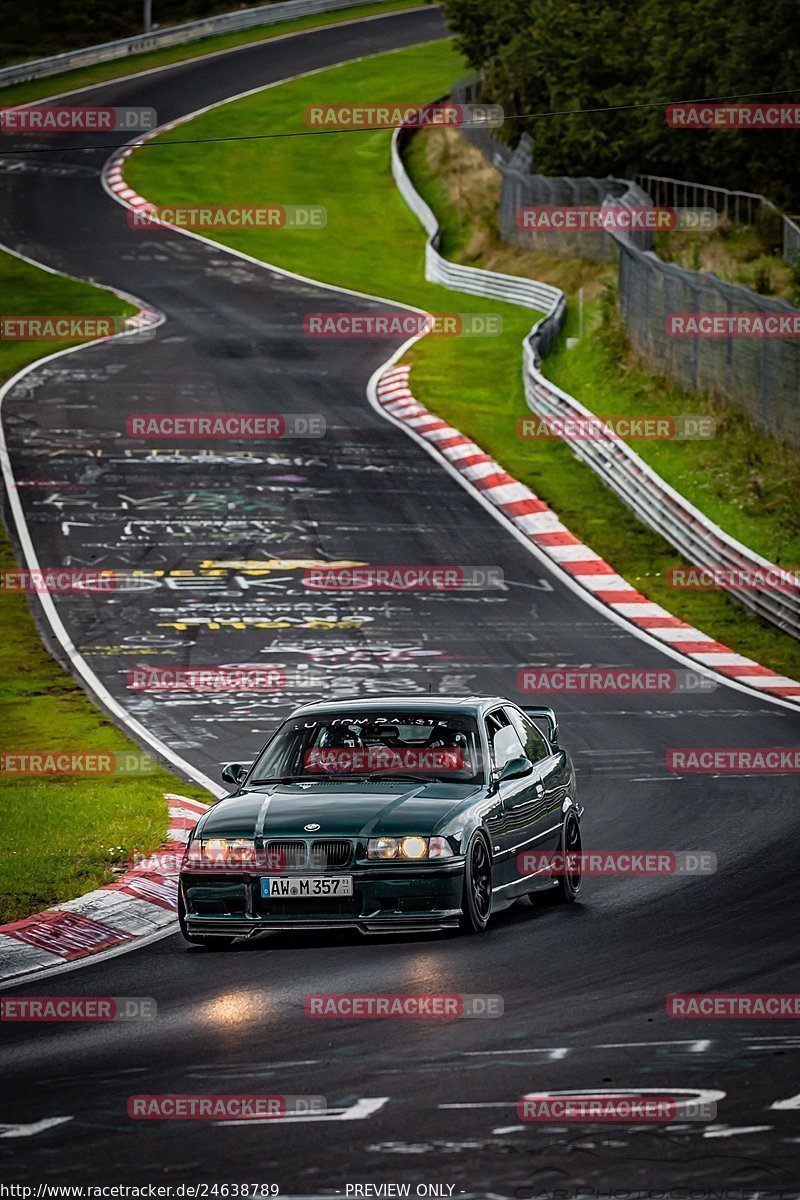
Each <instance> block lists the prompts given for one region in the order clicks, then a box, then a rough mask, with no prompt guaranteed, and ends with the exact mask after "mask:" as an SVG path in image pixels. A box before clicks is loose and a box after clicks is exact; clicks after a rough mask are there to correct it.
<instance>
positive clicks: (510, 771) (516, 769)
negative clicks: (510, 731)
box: [497, 755, 533, 783]
mask: <svg viewBox="0 0 800 1200" xmlns="http://www.w3.org/2000/svg"><path fill="white" fill-rule="evenodd" d="M532 770H533V763H531V762H528V759H527V758H524V757H523V756H522V755H520V756H519V758H510V759H509V760H508V762H507V763H506V764H505V766H504V767H503V769H502V770H501V772H500V778H499V779H498V781H497V782H498V783H503V782H504V781H505V780H506V779H522V777H523V776H524V775H530V773H531V771H532Z"/></svg>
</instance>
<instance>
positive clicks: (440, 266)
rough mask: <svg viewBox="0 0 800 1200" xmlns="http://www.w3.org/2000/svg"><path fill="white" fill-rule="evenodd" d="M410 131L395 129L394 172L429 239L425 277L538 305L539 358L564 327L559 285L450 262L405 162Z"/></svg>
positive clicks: (535, 345)
mask: <svg viewBox="0 0 800 1200" xmlns="http://www.w3.org/2000/svg"><path fill="white" fill-rule="evenodd" d="M410 133H411V131H410V130H409V129H407V128H401V129H397V130H395V133H394V136H393V137H392V174H393V175H394V180H395V183H396V184H397V188H398V190H399V192H400V194H401V196H402V197H403V199H404V200H405V202H406V204H407V205H408V207H409V208H410V209H411V210H412V212H414V213H415V214H416V216H417V217H418V218H419V220H420V222H421V224H422V226H423V228H424V229H425V232H426V233H427V235H428V240H427V242H426V244H425V278H426V279H428V280H430V281H431V283H441V284H442V285H443V286H444V287H449V288H453V289H454V290H456V291H459V292H468V293H470V294H471V295H474V296H486V297H490V298H491V299H492V300H504V301H505V302H506V303H507V304H519V305H520V306H521V307H522V308H532V309H538V310H539V311H540V312H544V314H545V315H544V316H543V317H541V318H540V320H539V321H537V322H536V324H535V325H534V327H533V329H532V330H531V332H530V335H529V337H530V340H531V348H532V353H533V354H534V357H535V358H537V359H538V357H539V356H540V355H541V354H544V353H546V351H547V349H548V347H549V346H550V343H551V342H552V340H553V338H554V337H555V336H556V334H557V333H558V332H559V330H560V329H561V326H562V324H563V322H564V315H565V312H566V298H565V296H564V293H563V292H562V291H561V289H560V288H557V287H552V286H551V285H550V284H549V283H539V282H538V281H537V280H535V279H525V278H524V277H523V276H520V275H502V274H500V273H499V272H497V271H484V270H481V269H480V268H479V267H463V266H460V265H459V264H458V263H451V262H448V260H447V259H446V258H443V257H442V255H441V254H440V253H439V225H438V222H437V220H436V217H435V216H434V215H433V213H432V212H431V210H430V208H429V207H428V205H427V204H426V203H425V201H424V200H423V199H422V197H421V196H420V195H419V194H418V193H417V192H416V190H415V189H414V185H413V184H412V182H411V180H410V179H409V177H408V174H407V173H406V169H405V167H404V165H403V159H402V150H403V147H404V145H405V143H406V142H407V141H408V138H409V136H410Z"/></svg>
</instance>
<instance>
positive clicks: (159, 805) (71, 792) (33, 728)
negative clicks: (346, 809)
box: [0, 254, 208, 921]
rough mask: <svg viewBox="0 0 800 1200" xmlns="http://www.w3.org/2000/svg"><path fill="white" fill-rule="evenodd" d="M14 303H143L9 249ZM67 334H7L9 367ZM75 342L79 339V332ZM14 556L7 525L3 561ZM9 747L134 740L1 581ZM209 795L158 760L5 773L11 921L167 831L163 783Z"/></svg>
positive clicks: (103, 307) (37, 309)
mask: <svg viewBox="0 0 800 1200" xmlns="http://www.w3.org/2000/svg"><path fill="white" fill-rule="evenodd" d="M0 281H1V283H2V293H3V311H4V313H6V314H15V315H16V314H19V315H23V314H36V313H40V314H42V313H45V314H52V313H65V314H69V315H87V316H88V315H91V316H101V315H109V316H114V315H116V316H124V315H128V314H130V313H131V312H133V311H134V309H133V308H132V307H131V305H129V304H127V303H125V302H124V301H122V300H119V299H118V298H117V297H116V296H115V295H113V293H110V292H105V291H101V290H100V289H99V288H94V287H90V286H89V285H87V284H83V283H79V282H77V281H74V280H71V279H65V278H63V277H62V276H59V275H51V274H49V273H47V272H45V271H42V270H39V269H38V268H37V267H33V266H31V265H29V264H28V263H24V262H22V261H20V260H19V259H17V258H15V257H13V256H11V255H8V254H0ZM64 344H65V343H57V342H48V343H46V344H43V343H39V342H9V341H3V340H0V378H2V379H7V378H8V377H9V376H10V375H12V374H14V373H15V372H16V371H18V370H19V369H20V368H21V367H23V366H24V365H25V364H26V363H29V362H33V361H34V360H35V359H37V358H40V357H42V355H43V354H50V353H52V352H53V351H55V350H58V349H61V348H62V346H63V345H64ZM70 344H73V343H70ZM16 566H17V564H16V562H15V559H14V553H13V550H12V547H11V543H10V541H9V539H8V536H7V535H6V533H5V531H4V530H3V529H2V527H0V570H3V571H7V570H14V569H15V567H16ZM0 628H2V631H3V651H4V657H5V661H6V663H7V664H9V665H10V664H13V669H9V670H7V671H5V672H4V673H3V676H2V679H0V724H1V725H2V729H3V738H2V748H3V751H4V752H9V751H15V750H16V751H28V752H30V751H41V750H73V751H80V752H91V753H95V752H105V751H108V752H123V751H133V752H137V747H136V746H135V745H134V744H133V743H132V742H130V741H129V740H128V739H127V738H125V737H124V736H123V735H122V734H121V733H120V732H119V731H118V730H117V729H116V728H115V727H114V725H113V724H112V723H111V721H109V720H108V719H107V718H106V717H104V716H103V714H102V713H100V712H99V711H98V710H97V709H96V708H95V707H94V705H93V704H92V703H91V701H90V700H89V698H88V696H87V695H86V694H85V692H83V691H82V690H81V688H79V687H78V685H77V684H76V683H75V682H74V680H73V679H72V678H71V676H69V675H68V674H67V673H66V672H65V671H63V670H62V668H61V667H60V666H59V664H58V663H57V662H55V661H54V659H52V658H51V657H50V655H49V654H48V653H47V651H46V650H45V648H44V646H43V645H42V642H41V640H40V638H39V634H38V631H37V629H36V626H35V625H34V621H33V617H32V615H31V610H30V607H29V604H28V600H27V598H26V597H25V596H24V595H22V594H21V593H14V592H5V591H0ZM165 791H178V792H180V793H181V794H183V795H188V796H194V797H196V798H198V799H204V800H208V795H207V793H205V792H204V791H203V790H202V789H199V788H196V787H192V786H191V785H187V784H184V783H182V782H181V781H179V780H178V779H176V778H175V776H173V775H170V774H169V773H168V772H166V771H162V770H156V769H155V768H154V770H153V773H152V774H148V775H145V776H143V777H140V778H132V777H124V776H110V775H109V776H96V777H90V776H84V777H74V776H73V777H66V776H64V777H60V776H50V777H43V776H38V777H36V776H31V777H25V776H21V775H10V774H6V775H0V809H1V810H2V814H3V819H2V825H1V826H0V829H1V830H2V832H0V921H12V920H16V919H18V918H20V917H24V916H27V915H29V914H30V913H34V912H38V911H40V910H41V909H43V908H46V907H48V906H49V905H51V904H56V903H58V902H59V901H63V900H70V899H72V898H73V897H74V896H78V895H80V894H81V893H83V892H86V891H89V890H91V889H92V888H95V887H98V886H100V885H102V884H104V883H108V882H110V880H111V879H112V878H113V877H114V865H115V864H121V863H122V862H124V861H125V860H126V859H127V858H128V857H129V856H130V855H131V854H133V853H134V852H135V851H137V850H139V851H142V852H146V851H147V850H151V849H153V848H154V847H156V846H157V845H158V844H159V842H160V841H161V840H162V839H163V837H164V834H165V832H166V827H167V811H166V804H165V802H164V798H163V793H164V792H165Z"/></svg>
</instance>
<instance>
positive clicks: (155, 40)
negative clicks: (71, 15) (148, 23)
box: [0, 0, 374, 87]
mask: <svg viewBox="0 0 800 1200" xmlns="http://www.w3.org/2000/svg"><path fill="white" fill-rule="evenodd" d="M371 3H374V0H282V3H279V4H261V5H259V6H258V7H257V8H245V9H240V10H239V11H238V12H230V13H222V14H220V16H217V17H205V18H203V19H202V20H200V21H189V22H187V23H186V24H184V25H173V26H171V27H170V28H168V29H157V30H155V31H154V32H152V33H142V34H138V35H137V36H135V37H129V38H121V39H120V40H119V41H116V42H103V43H102V44H101V45H99V46H85V47H84V48H83V49H80V50H67V51H66V52H65V53H64V54H54V55H53V56H52V57H50V58H37V59H35V60H33V61H32V62H26V63H17V64H15V65H14V66H13V67H3V68H2V69H1V70H0V87H6V86H7V85H8V84H11V83H26V82H27V81H28V80H30V79H43V78H45V76H47V75H58V74H60V73H61V72H62V71H72V70H74V69H75V68H76V67H91V66H94V65H95V64H96V63H103V62H111V61H112V60H113V59H115V58H127V57H128V55H129V54H142V53H144V52H145V51H147V50H160V49H161V48H162V47H163V46H176V45H179V44H180V43H182V42H195V41H198V40H199V39H200V38H205V37H211V36H212V35H213V34H215V33H235V32H236V31H237V30H239V29H251V28H252V27H253V26H254V25H275V24H276V23H277V22H278V21H291V20H292V19H293V18H294V17H305V16H314V15H316V14H317V13H326V12H334V11H335V10H336V9H338V8H357V7H359V6H361V5H364V4H371Z"/></svg>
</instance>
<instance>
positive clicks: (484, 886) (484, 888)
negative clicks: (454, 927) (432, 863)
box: [461, 833, 492, 933]
mask: <svg viewBox="0 0 800 1200" xmlns="http://www.w3.org/2000/svg"><path fill="white" fill-rule="evenodd" d="M491 915H492V854H491V851H490V849H489V843H488V842H487V841H486V838H485V837H484V836H483V834H480V833H476V834H475V835H474V836H473V837H472V839H471V840H470V843H469V846H468V847H467V853H466V855H465V859H464V889H463V892H462V895H461V930H462V932H463V933H483V931H484V929H485V928H486V926H487V925H488V924H489V918H490V917H491Z"/></svg>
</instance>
